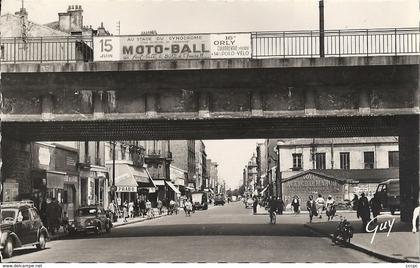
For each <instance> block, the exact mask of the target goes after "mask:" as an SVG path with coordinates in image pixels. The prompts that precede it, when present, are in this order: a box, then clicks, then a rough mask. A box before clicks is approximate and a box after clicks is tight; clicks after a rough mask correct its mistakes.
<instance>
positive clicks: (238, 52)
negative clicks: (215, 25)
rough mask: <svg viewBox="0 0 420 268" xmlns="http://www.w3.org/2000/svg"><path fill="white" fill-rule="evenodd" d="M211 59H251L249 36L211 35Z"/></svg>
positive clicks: (244, 34) (247, 34) (242, 34)
mask: <svg viewBox="0 0 420 268" xmlns="http://www.w3.org/2000/svg"><path fill="white" fill-rule="evenodd" d="M210 39H211V58H212V59H234V58H251V34H250V33H241V34H235V33H233V34H212V35H211V36H210Z"/></svg>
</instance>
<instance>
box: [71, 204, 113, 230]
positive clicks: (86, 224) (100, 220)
mask: <svg viewBox="0 0 420 268" xmlns="http://www.w3.org/2000/svg"><path fill="white" fill-rule="evenodd" d="M111 228H112V221H111V219H110V218H109V217H108V216H107V214H106V212H105V210H104V209H103V208H102V207H100V206H85V207H80V208H79V209H78V210H77V211H76V214H75V216H74V221H73V222H72V223H71V224H70V226H69V233H70V234H74V233H78V232H94V233H95V234H100V233H101V232H103V231H106V232H107V233H109V232H111Z"/></svg>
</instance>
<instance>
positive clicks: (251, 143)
mask: <svg viewBox="0 0 420 268" xmlns="http://www.w3.org/2000/svg"><path fill="white" fill-rule="evenodd" d="M259 141H263V140H257V139H253V140H205V141H204V144H205V146H206V153H207V158H210V159H211V160H212V161H214V162H217V163H218V164H219V166H218V167H217V172H218V175H219V177H220V178H222V179H224V180H225V181H226V185H227V186H226V188H229V187H230V188H231V189H232V190H233V189H235V188H239V186H240V184H241V182H242V174H243V173H242V172H243V169H244V167H245V165H246V164H247V163H248V161H249V159H250V158H251V157H252V154H253V153H254V152H256V147H257V142H259Z"/></svg>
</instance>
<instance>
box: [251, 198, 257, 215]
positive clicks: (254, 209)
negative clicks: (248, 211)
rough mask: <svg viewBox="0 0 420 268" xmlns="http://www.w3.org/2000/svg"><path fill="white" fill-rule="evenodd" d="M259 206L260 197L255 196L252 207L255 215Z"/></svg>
mask: <svg viewBox="0 0 420 268" xmlns="http://www.w3.org/2000/svg"><path fill="white" fill-rule="evenodd" d="M257 206H258V198H257V197H254V203H252V209H253V212H254V215H255V214H257Z"/></svg>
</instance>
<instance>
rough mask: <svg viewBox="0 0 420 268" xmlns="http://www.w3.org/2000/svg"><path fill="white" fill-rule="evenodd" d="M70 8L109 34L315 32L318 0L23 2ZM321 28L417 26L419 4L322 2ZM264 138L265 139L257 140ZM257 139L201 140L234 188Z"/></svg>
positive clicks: (45, 14) (40, 12)
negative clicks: (118, 25)
mask: <svg viewBox="0 0 420 268" xmlns="http://www.w3.org/2000/svg"><path fill="white" fill-rule="evenodd" d="M2 3H3V4H2V11H1V12H2V14H5V13H14V12H15V11H18V10H19V9H20V7H21V4H22V0H3V2H2ZM69 5H81V6H82V8H83V16H84V25H92V27H93V28H97V27H98V26H99V25H100V24H101V22H103V23H104V27H105V28H106V29H107V30H108V31H110V32H111V33H112V34H117V33H118V32H117V22H118V21H119V22H120V27H121V32H120V33H121V34H133V35H135V34H140V33H141V32H142V31H149V30H156V31H157V32H158V33H160V34H168V33H173V34H175V33H217V32H250V31H289V30H317V29H318V20H319V19H318V1H317V0H226V1H221V0H195V1H194V0H24V6H25V8H26V9H27V11H28V14H29V15H28V18H29V20H31V21H33V22H36V23H40V24H45V23H49V22H53V21H57V20H58V15H57V13H59V12H65V11H66V10H67V7H68V6H69ZM324 6H325V29H327V30H328V29H360V28H397V27H398V28H399V27H419V2H418V0H392V1H391V0H388V1H386V0H353V1H349V0H347V1H344V0H324ZM261 138H264V137H261ZM257 141H258V140H236V141H235V140H226V141H205V145H206V152H207V155H208V157H209V158H211V159H212V160H213V161H216V162H218V163H219V167H218V169H219V176H220V177H221V178H223V179H225V180H226V183H227V185H228V187H231V188H232V189H234V188H236V187H238V184H239V181H240V180H242V171H243V168H244V166H245V165H246V164H247V162H248V160H249V159H250V158H251V156H252V153H253V152H255V148H256V143H257Z"/></svg>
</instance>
